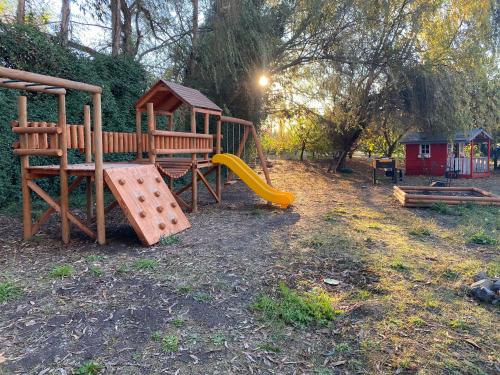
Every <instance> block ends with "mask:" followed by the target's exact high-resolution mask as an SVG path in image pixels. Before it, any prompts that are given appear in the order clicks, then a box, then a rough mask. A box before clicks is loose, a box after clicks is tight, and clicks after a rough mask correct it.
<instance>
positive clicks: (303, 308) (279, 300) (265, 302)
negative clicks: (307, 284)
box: [251, 283, 342, 327]
mask: <svg viewBox="0 0 500 375" xmlns="http://www.w3.org/2000/svg"><path fill="white" fill-rule="evenodd" d="M251 308H252V309H253V310H255V311H259V312H261V313H262V314H263V315H264V317H265V318H266V319H267V320H269V321H271V322H282V323H285V324H290V325H294V326H299V327H304V326H307V325H311V324H320V325H325V324H327V323H328V322H329V321H332V320H333V319H334V318H335V317H336V316H338V315H340V314H342V312H341V311H338V310H335V309H334V308H333V307H332V300H331V297H330V296H329V295H328V294H327V293H325V292H323V291H320V290H314V291H312V292H307V293H298V292H296V291H294V290H291V289H290V288H288V287H287V286H286V285H285V284H284V283H280V284H279V288H278V296H277V297H276V298H273V297H269V296H265V295H261V296H259V297H258V298H257V299H256V301H255V302H254V303H253V304H252V305H251Z"/></svg>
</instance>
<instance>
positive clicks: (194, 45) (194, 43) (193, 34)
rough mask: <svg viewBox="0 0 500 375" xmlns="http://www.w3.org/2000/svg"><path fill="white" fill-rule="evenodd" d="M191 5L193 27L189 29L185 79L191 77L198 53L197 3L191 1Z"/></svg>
mask: <svg viewBox="0 0 500 375" xmlns="http://www.w3.org/2000/svg"><path fill="white" fill-rule="evenodd" d="M191 3H192V4H193V25H192V28H191V43H192V44H191V53H190V55H189V62H188V66H187V72H186V78H189V77H191V76H192V75H193V73H194V70H195V68H196V58H197V53H198V40H199V38H200V34H199V28H198V13H199V1H198V0H191Z"/></svg>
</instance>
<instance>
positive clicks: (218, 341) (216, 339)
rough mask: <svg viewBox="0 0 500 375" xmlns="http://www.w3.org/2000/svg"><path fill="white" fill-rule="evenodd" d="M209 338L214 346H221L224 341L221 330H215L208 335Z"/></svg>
mask: <svg viewBox="0 0 500 375" xmlns="http://www.w3.org/2000/svg"><path fill="white" fill-rule="evenodd" d="M210 340H211V341H212V344H214V345H215V346H221V345H223V344H224V343H225V342H226V336H224V334H223V333H222V332H217V333H215V334H213V335H212V336H210Z"/></svg>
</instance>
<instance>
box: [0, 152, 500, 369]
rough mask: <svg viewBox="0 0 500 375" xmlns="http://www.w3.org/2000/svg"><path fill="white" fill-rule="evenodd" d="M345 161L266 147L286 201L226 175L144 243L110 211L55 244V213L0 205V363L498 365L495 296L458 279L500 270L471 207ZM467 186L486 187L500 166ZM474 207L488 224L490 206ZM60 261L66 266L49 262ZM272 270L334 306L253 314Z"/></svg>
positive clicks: (493, 187)
mask: <svg viewBox="0 0 500 375" xmlns="http://www.w3.org/2000/svg"><path fill="white" fill-rule="evenodd" d="M350 166H351V167H352V168H353V170H354V173H352V174H344V175H329V174H327V173H326V172H325V169H326V168H325V166H324V165H321V164H317V163H299V162H294V161H276V162H274V166H273V168H272V175H271V177H272V179H273V182H274V184H275V186H276V187H278V188H281V189H286V190H288V191H292V192H294V193H295V194H296V203H295V204H294V206H293V207H291V208H289V209H287V210H280V209H277V208H271V207H268V206H267V205H266V204H265V203H264V202H262V201H261V200H259V199H258V198H257V197H255V196H254V195H253V194H252V192H251V191H249V190H248V189H247V188H246V187H245V186H244V185H243V184H242V183H241V182H240V183H237V184H235V185H232V186H228V187H227V188H226V189H225V190H224V197H223V198H224V202H223V204H222V205H220V206H217V205H214V204H212V203H211V201H210V198H209V197H208V195H205V196H204V197H203V199H202V201H203V202H204V203H203V204H202V205H201V207H200V212H199V213H197V214H189V215H188V218H189V220H190V222H191V224H192V228H191V229H189V230H187V231H185V232H184V233H182V234H180V235H179V236H178V238H176V240H177V241H172V242H176V243H173V244H170V245H156V246H153V247H150V248H145V247H142V246H141V245H140V244H139V243H138V240H137V239H136V237H135V234H134V233H133V231H132V230H131V229H130V228H129V227H128V225H127V224H126V222H125V220H124V219H123V217H122V216H121V215H120V214H119V213H115V216H114V218H113V225H112V226H110V227H109V228H108V232H109V244H108V245H107V246H104V247H101V246H98V245H96V244H94V243H92V242H91V241H90V240H88V239H87V238H85V237H84V236H83V235H82V236H80V235H78V234H77V231H76V229H74V231H73V239H72V242H71V244H70V245H69V246H63V245H62V244H61V243H60V241H59V239H58V227H57V222H55V221H53V222H51V223H50V224H49V225H48V226H46V227H45V228H44V231H43V234H41V235H39V236H37V237H36V238H35V239H33V240H32V241H29V242H23V241H22V240H21V237H22V229H21V222H20V220H19V219H16V218H9V217H5V216H0V235H1V236H2V241H1V245H0V268H1V274H0V282H7V281H8V282H11V283H13V284H14V285H17V286H18V287H19V288H20V289H21V290H22V292H21V293H20V295H19V296H18V297H17V298H16V299H11V300H8V301H6V302H4V303H3V304H1V303H0V374H38V375H43V374H72V373H76V372H77V371H82V367H81V366H82V364H84V363H86V362H87V363H88V361H92V362H94V363H96V364H99V365H100V366H102V370H101V372H100V373H105V374H337V373H339V374H356V373H363V374H379V373H380V374H382V373H383V374H385V373H387V374H394V373H396V374H400V373H408V374H414V373H419V374H441V373H443V374H494V373H498V372H499V371H500V357H499V349H500V348H499V344H498V343H499V342H500V333H499V329H498V328H499V325H498V321H499V317H500V315H499V314H500V312H499V309H498V307H495V306H490V305H485V304H479V303H477V302H475V301H474V300H472V299H471V298H470V297H469V296H468V295H467V294H466V292H465V291H464V285H466V284H470V283H472V276H473V275H474V274H475V273H476V272H478V271H482V270H484V271H488V272H489V273H490V274H491V273H497V272H498V271H499V270H500V258H499V253H500V249H499V247H498V242H497V243H496V244H489V245H488V244H486V245H476V244H471V243H470V242H469V241H468V237H467V233H469V232H468V231H470V230H473V229H474V227H475V225H476V224H475V222H472V221H471V222H463V221H461V220H465V219H463V218H462V217H456V216H450V215H442V214H440V213H438V212H435V211H433V210H429V209H427V210H425V209H421V210H420V209H413V210H412V209H405V208H402V207H400V206H399V205H398V203H397V201H396V200H395V199H394V198H393V197H392V195H391V192H392V187H391V185H390V181H389V179H387V181H385V180H384V181H382V182H381V184H379V185H377V186H372V184H371V174H370V171H369V169H368V167H367V164H366V163H364V162H361V161H356V160H355V161H352V162H351V165H350ZM418 182H419V180H418V179H416V178H412V179H407V180H406V181H405V182H404V183H405V184H411V185H413V184H416V183H418ZM456 184H457V185H458V184H470V181H463V180H460V181H457V182H456ZM474 186H478V187H481V188H484V189H486V190H490V191H492V192H494V193H498V194H500V175H496V176H495V177H492V178H490V179H487V180H481V181H477V182H476V181H474ZM481 210H482V208H481V209H479V208H478V211H477V213H478V214H477V216H478V217H479V219H481V220H482V219H483V217H488V218H490V219H489V220H490V222H489V223H487V225H486V224H485V225H486V227H485V228H489V229H488V230H491V231H490V232H488V233H489V234H490V236H492V237H493V238H494V239H499V236H500V234H499V233H500V226H499V225H500V224H499V223H496V224H493V227H491V225H490V224H491V220H493V221H494V220H495V215H497V217H500V210H498V209H496V211H494V210H495V209H494V208H489V209H488V208H484V210H486V211H484V213H482V211H481ZM488 215H489V216H488ZM491 218H493V219H491ZM471 220H472V219H471ZM421 228H424V229H425V231H422V230H421ZM491 228H493V229H491ZM422 233H423V234H422ZM63 265H66V266H70V267H71V268H72V270H73V272H70V273H71V274H70V275H68V276H67V277H57V276H54V269H55V268H56V267H58V266H63ZM324 278H333V279H336V280H339V281H340V284H339V285H337V286H333V285H327V284H325V283H324V282H323V280H324ZM280 281H283V282H285V283H286V284H287V285H288V286H289V287H290V288H293V289H296V290H298V291H307V290H310V289H311V288H313V287H319V288H322V289H323V290H325V291H326V292H328V293H329V294H330V295H331V296H332V298H333V299H334V301H335V308H336V309H338V310H339V311H342V314H341V315H340V316H339V317H338V318H336V319H335V321H333V322H332V323H331V324H329V325H325V326H322V325H313V326H309V327H305V328H300V327H294V326H289V325H280V324H274V323H273V322H269V321H267V320H265V319H263V317H262V316H261V315H260V314H259V313H258V312H256V311H254V310H253V309H252V308H251V307H250V306H251V304H252V301H254V300H255V298H257V296H259V295H260V294H266V295H271V296H273V295H276V289H277V286H278V284H279V282H280ZM165 338H167V341H169V340H170V341H173V344H172V342H171V344H170V345H169V347H168V348H166V347H165ZM2 362H3V363H2ZM88 373H90V372H88Z"/></svg>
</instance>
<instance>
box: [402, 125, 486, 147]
mask: <svg viewBox="0 0 500 375" xmlns="http://www.w3.org/2000/svg"><path fill="white" fill-rule="evenodd" d="M488 140H493V137H492V136H491V135H490V134H489V133H488V132H487V131H485V130H483V129H481V128H476V129H470V130H467V131H462V132H457V133H455V135H454V136H453V138H451V139H450V138H447V137H446V136H444V135H442V134H437V135H436V134H434V135H433V134H426V133H424V132H412V131H409V132H407V133H406V134H405V135H404V136H403V138H401V140H400V141H399V143H402V144H408V143H409V144H412V143H419V144H420V143H433V144H436V143H448V142H449V141H453V142H458V143H469V142H472V141H478V142H487V141H488Z"/></svg>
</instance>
